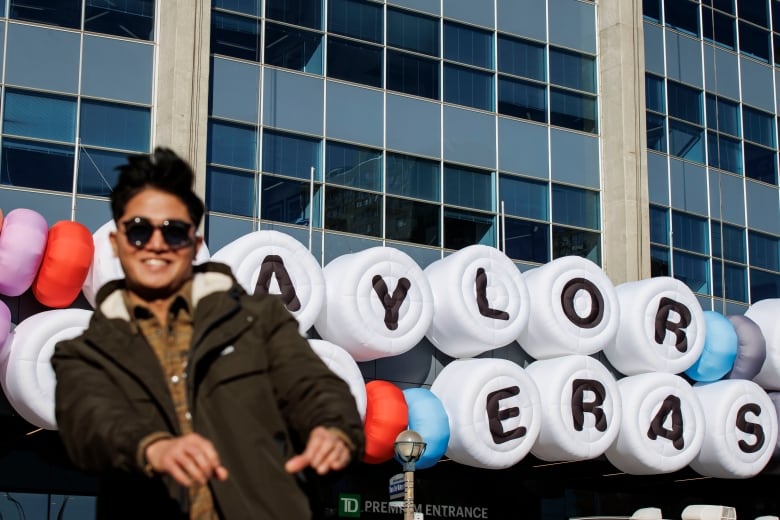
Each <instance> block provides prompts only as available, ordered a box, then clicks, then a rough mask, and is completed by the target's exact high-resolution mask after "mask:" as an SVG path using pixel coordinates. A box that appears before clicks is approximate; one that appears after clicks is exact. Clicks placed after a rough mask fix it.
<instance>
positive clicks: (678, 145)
mask: <svg viewBox="0 0 780 520" xmlns="http://www.w3.org/2000/svg"><path fill="white" fill-rule="evenodd" d="M669 153H670V154H672V155H675V156H677V157H682V158H683V159H688V160H690V161H695V162H698V163H704V130H703V129H702V128H699V127H697V126H693V125H689V124H686V123H681V122H680V121H674V120H671V119H670V120H669Z"/></svg>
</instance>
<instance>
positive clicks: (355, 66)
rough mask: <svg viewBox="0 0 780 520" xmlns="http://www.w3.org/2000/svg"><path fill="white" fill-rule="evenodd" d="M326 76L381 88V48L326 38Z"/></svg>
mask: <svg viewBox="0 0 780 520" xmlns="http://www.w3.org/2000/svg"><path fill="white" fill-rule="evenodd" d="M328 76H330V77H332V78H338V79H343V80H345V81H351V82H353V83H361V84H363V85H369V86H371V87H381V86H382V47H378V46H376V45H370V44H367V43H359V42H355V41H351V40H345V39H343V38H338V37H335V36H331V37H329V38H328Z"/></svg>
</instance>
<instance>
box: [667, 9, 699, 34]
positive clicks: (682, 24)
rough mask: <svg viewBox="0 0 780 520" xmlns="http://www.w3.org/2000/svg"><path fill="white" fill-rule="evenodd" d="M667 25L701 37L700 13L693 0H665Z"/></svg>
mask: <svg viewBox="0 0 780 520" xmlns="http://www.w3.org/2000/svg"><path fill="white" fill-rule="evenodd" d="M664 16H666V20H665V21H666V24H667V25H670V26H672V27H674V28H675V29H679V30H681V31H685V32H688V33H691V34H695V35H697V36H698V35H699V11H698V6H697V5H696V2H693V1H691V0H664Z"/></svg>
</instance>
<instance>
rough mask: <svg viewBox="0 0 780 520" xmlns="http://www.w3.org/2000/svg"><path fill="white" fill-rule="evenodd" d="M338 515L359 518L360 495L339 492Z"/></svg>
mask: <svg viewBox="0 0 780 520" xmlns="http://www.w3.org/2000/svg"><path fill="white" fill-rule="evenodd" d="M339 517H346V518H360V495H356V494H352V493H340V494H339Z"/></svg>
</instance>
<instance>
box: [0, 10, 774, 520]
mask: <svg viewBox="0 0 780 520" xmlns="http://www.w3.org/2000/svg"><path fill="white" fill-rule="evenodd" d="M183 4H185V2H168V1H163V0H113V1H110V0H0V13H2V17H1V18H0V36H2V37H1V38H0V80H1V84H0V87H2V92H1V93H2V96H1V97H0V209H2V211H3V212H4V213H8V212H9V211H11V210H12V209H15V208H19V207H24V208H30V209H34V210H36V211H38V212H40V213H41V214H42V215H44V217H46V219H47V220H48V221H49V223H50V224H53V223H54V222H56V221H58V220H67V219H76V220H78V221H80V222H82V223H84V224H85V225H87V226H88V227H89V228H90V230H92V231H94V230H96V229H97V228H98V227H100V226H101V225H102V224H104V223H105V222H106V221H108V220H109V219H110V211H109V209H108V201H107V195H108V194H109V193H110V188H111V186H112V185H113V182H114V181H115V180H116V172H115V171H114V169H113V168H114V167H115V166H116V165H117V164H119V163H121V162H122V161H123V160H124V158H125V157H126V156H127V154H129V153H137V152H149V151H151V150H152V149H153V147H154V146H157V145H163V146H169V147H172V148H173V149H175V150H176V151H177V152H179V153H180V154H182V155H183V156H185V157H186V158H188V160H189V161H190V162H191V163H192V164H193V165H194V166H195V168H196V171H197V175H198V178H197V190H198V191H199V193H200V194H201V195H202V196H203V198H204V200H205V201H206V206H207V213H206V218H205V226H204V230H203V232H204V234H205V238H206V243H207V245H208V247H209V250H210V251H212V252H213V251H217V250H218V249H219V248H221V247H222V246H224V245H225V244H227V243H229V242H231V241H232V240H234V239H236V238H238V237H240V236H242V235H245V234H247V233H250V232H252V231H256V230H261V229H274V230H278V231H282V232H284V233H287V234H289V235H292V236H293V237H295V238H297V239H299V240H300V241H301V242H303V243H304V244H306V245H308V246H309V247H311V251H312V254H313V255H314V256H315V257H316V258H318V259H321V261H322V263H323V264H326V263H327V262H329V261H330V260H332V259H334V258H336V257H338V256H341V255H343V254H345V253H349V252H353V251H359V250H363V249H366V248H368V247H372V246H376V245H388V246H392V247H395V248H398V249H400V250H402V251H404V252H405V253H407V254H409V255H410V256H411V257H412V258H413V259H414V260H416V261H417V262H418V263H419V264H420V265H421V266H422V267H425V266H426V265H428V264H429V263H431V262H432V261H434V260H436V259H439V258H441V257H442V256H443V255H445V254H447V253H448V252H451V251H454V250H457V249H460V248H462V247H465V246H467V245H471V244H485V245H489V246H494V247H497V248H500V249H501V250H503V251H504V252H505V253H506V254H507V255H508V256H509V257H510V258H511V259H512V260H514V261H515V262H516V263H517V266H518V269H520V270H523V271H525V270H527V269H530V268H533V267H536V266H539V265H541V264H544V263H547V262H549V261H551V260H553V259H555V258H558V257H561V256H566V255H578V256H582V257H586V258H588V259H590V260H592V261H593V262H595V263H597V264H598V265H600V266H601V267H602V268H603V269H604V271H605V272H606V273H607V274H608V275H609V276H610V278H611V279H612V280H613V282H614V283H616V284H618V283H622V282H625V281H631V280H637V279H643V278H648V277H650V276H659V275H671V276H674V277H676V278H678V279H680V280H682V281H684V282H685V283H686V284H687V285H688V286H689V287H690V288H691V289H692V290H693V291H694V292H695V294H696V295H697V296H698V297H699V299H700V301H701V303H702V306H703V307H704V308H705V309H712V310H717V311H719V312H723V313H724V314H740V313H743V312H744V311H745V309H747V307H748V306H749V305H750V304H751V303H753V302H756V301H758V300H761V299H765V298H776V297H780V243H779V242H778V241H779V240H780V202H779V200H780V199H779V198H778V114H779V113H780V107H778V103H779V102H780V1H777V0H695V1H692V0H644V1H640V0H595V1H587V0H522V1H521V0H384V1H372V0H294V1H291V0H213V1H207V0H192V2H189V3H187V5H186V6H185V5H183ZM4 300H5V301H6V303H8V305H9V308H10V309H11V312H12V316H13V318H14V321H16V320H17V319H20V318H23V317H24V316H27V315H29V314H32V313H34V312H37V311H39V310H42V308H41V306H40V305H39V304H37V302H36V301H35V299H34V298H33V297H32V296H31V295H30V294H25V295H22V296H21V297H18V298H4ZM81 304H83V305H86V302H77V305H81ZM415 351H416V353H415V354H414V355H410V356H409V357H405V358H404V359H403V360H400V361H399V360H398V359H388V360H380V361H376V362H370V363H364V364H361V369H362V370H363V372H364V375H365V376H366V378H367V379H372V378H378V379H386V380H390V381H394V382H397V383H399V384H401V385H407V386H408V385H428V384H430V383H431V380H432V378H433V377H434V376H435V374H436V373H437V370H438V369H439V368H440V367H441V364H442V361H441V360H440V359H438V356H437V354H436V352H435V351H434V349H433V347H432V346H431V345H429V344H427V343H425V344H421V345H420V346H419V348H416V349H415ZM498 355H504V353H501V354H498ZM506 355H507V356H509V357H511V356H512V354H511V353H508V352H507V353H506ZM410 361H413V362H410ZM0 411H2V415H1V417H0V424H2V425H3V426H2V427H0V432H2V433H0V441H1V442H2V447H3V448H4V450H3V452H2V453H5V455H4V456H2V458H0V513H2V514H3V517H4V518H8V517H9V516H7V514H6V513H7V511H12V510H13V511H17V510H18V508H17V506H18V507H21V508H37V509H34V510H35V511H49V514H52V515H56V514H57V512H62V511H66V510H67V508H68V507H70V508H71V510H75V509H74V508H78V507H82V508H86V509H89V507H90V501H89V498H88V497H89V495H90V494H92V493H93V492H94V482H93V481H92V479H91V478H89V477H86V476H83V475H80V474H78V473H77V472H74V471H73V470H72V469H70V468H68V467H67V463H66V462H65V461H64V459H63V456H62V453H61V451H60V449H59V447H58V444H57V440H56V434H53V433H51V432H38V433H34V434H32V435H27V434H28V433H29V432H31V431H33V430H34V428H32V427H30V425H28V424H26V423H24V421H22V420H21V419H20V418H18V417H17V416H16V415H15V414H14V412H13V410H11V409H10V407H8V406H7V405H4V407H2V408H0ZM447 464H449V465H450V466H449V469H448V468H447ZM391 466H393V467H392V468H391V467H390V466H387V467H386V466H379V467H377V468H369V469H367V470H365V471H366V473H365V474H361V477H360V479H357V480H358V481H360V482H361V483H363V484H365V485H366V486H368V484H367V483H372V485H374V487H377V486H378V487H379V491H374V492H375V494H376V496H383V495H382V493H383V492H384V489H385V487H386V478H387V476H388V471H389V472H390V473H389V474H392V473H393V472H394V470H395V469H397V468H395V467H394V466H395V465H394V464H391ZM452 466H455V465H454V463H446V464H440V465H439V466H437V467H436V468H434V469H432V470H431V471H432V472H433V475H434V476H432V477H431V478H430V482H426V480H425V474H420V478H422V479H423V480H422V483H421V484H420V486H421V487H420V489H422V490H423V491H421V492H425V490H426V486H427V492H428V493H430V494H431V495H437V496H438V498H437V499H438V500H440V501H441V502H442V503H452V501H455V500H456V499H457V498H458V497H464V496H465V497H470V498H471V499H473V503H475V504H479V503H481V502H480V500H481V499H483V502H485V501H487V502H490V503H489V504H486V506H489V507H491V513H492V514H491V515H490V517H491V518H511V517H513V516H512V515H513V510H512V508H511V507H508V506H505V505H500V506H499V505H497V504H496V503H493V502H492V501H498V498H485V497H493V496H494V495H491V494H490V492H489V490H487V488H486V487H485V486H488V484H484V485H483V486H482V487H480V486H477V488H478V489H479V492H475V491H473V490H472V492H469V491H468V490H465V489H460V488H459V487H458V486H456V485H455V484H454V480H455V479H461V480H473V479H474V478H475V476H476V478H477V480H480V481H481V482H483V483H489V485H490V486H493V487H494V488H495V489H496V490H501V491H502V492H504V491H508V492H510V493H511V492H512V491H509V490H508V489H507V488H506V486H507V485H508V484H506V483H502V482H503V481H502V479H504V480H506V481H515V482H522V483H524V484H522V485H519V489H522V490H524V492H525V497H526V498H522V499H518V500H519V501H520V503H521V504H522V507H523V508H525V509H526V510H529V511H532V512H538V514H536V513H531V516H535V517H536V516H539V517H547V518H560V517H564V515H571V516H575V515H576V514H582V513H587V514H595V513H598V512H606V511H614V509H610V508H609V507H607V506H606V505H605V504H607V503H612V504H620V505H622V506H624V508H623V510H624V511H625V512H626V513H630V511H629V509H631V507H632V506H633V505H634V502H632V500H633V499H630V498H626V497H627V496H631V497H638V496H642V494H641V492H640V491H638V489H643V488H644V486H648V485H649V486H653V485H655V486H662V487H663V486H667V487H666V488H664V489H665V490H666V492H667V493H668V495H669V496H670V497H674V496H677V495H676V493H678V492H679V493H689V494H690V495H691V496H697V493H703V494H706V492H707V491H706V490H707V489H708V488H706V487H702V488H695V489H694V488H691V487H685V488H684V485H683V484H679V485H677V484H675V482H676V480H675V479H670V478H665V479H656V478H651V477H645V478H644V480H642V478H641V477H633V478H628V477H625V478H624V480H620V478H613V479H612V480H610V479H609V478H607V477H604V475H606V474H609V473H610V469H609V465H608V464H607V463H606V462H603V461H593V462H592V463H586V464H581V465H580V466H578V468H576V469H570V468H567V469H560V468H558V469H555V468H546V467H536V466H534V465H533V463H532V462H528V463H527V464H526V463H525V462H524V463H523V464H521V465H519V466H520V467H518V468H514V469H513V470H512V472H509V473H508V472H487V473H485V472H479V471H478V470H471V469H468V468H462V467H457V468H454V469H453V468H452ZM540 466H541V465H540ZM20 468H21V469H20ZM583 468H584V469H583ZM371 470H373V473H372V471H371ZM383 471H384V473H383ZM14 472H16V473H14ZM42 475H43V476H42ZM377 475H379V476H377ZM684 477H686V475H681V476H680V478H679V479H677V480H680V481H682V480H685V478H684ZM762 478H763V477H762ZM383 479H384V480H383ZM436 482H439V484H436ZM441 482H448V485H449V486H450V488H451V490H456V489H457V492H455V491H451V492H450V493H449V494H448V493H447V492H446V491H444V490H443V489H442V487H441V486H442V484H441ZM534 482H537V483H538V485H537V484H534ZM747 484H749V483H745V485H744V487H740V486H742V485H743V484H742V483H735V484H734V485H733V487H734V489H739V492H740V493H742V494H743V495H745V496H746V497H747V498H745V502H746V503H751V502H750V501H751V500H752V503H757V502H760V500H759V499H758V498H756V497H755V496H753V495H751V494H750V493H753V492H755V487H756V486H755V483H753V485H752V486H749V485H747ZM340 485H341V486H342V487H343V486H346V484H340ZM695 485H697V484H695V483H694V484H690V486H695ZM710 485H711V488H709V489H714V488H715V485H714V484H711V482H710ZM347 487H348V486H347ZM721 487H723V488H725V489H721ZM483 488H484V489H483ZM681 488H684V489H681ZM717 489H718V493H720V494H721V495H722V494H723V493H727V492H728V488H727V487H726V486H720V485H719V486H718V487H717ZM4 490H6V491H7V492H8V493H7V494H5V495H4V494H3V493H2V491H4ZM347 491H349V489H347ZM364 492H365V493H371V491H368V490H365V489H364ZM498 496H500V495H498V494H495V497H498ZM68 497H70V498H68ZM617 497H620V498H617ZM748 499H749V500H748ZM448 500H449V501H450V502H447V501H448ZM637 500H638V499H637ZM621 501H622V502H621ZM656 501H657V500H656ZM74 504H76V505H74ZM596 504H600V505H599V506H598V507H597V506H596ZM669 504H674V502H673V499H672V498H670V499H669ZM66 506H67V507H66ZM327 506H328V507H330V509H333V508H334V507H335V505H333V504H332V503H328V504H327ZM670 507H674V506H673V505H670ZM746 507H753V506H746ZM755 507H756V508H758V507H759V506H755ZM599 508H600V509H599ZM326 509H327V508H326ZM330 509H327V510H328V511H330ZM27 510H28V511H31V510H33V509H27ZM755 510H756V511H758V510H759V509H755ZM330 512H331V513H332V515H331V516H335V515H336V513H335V512H334V511H330ZM8 514H12V513H8ZM41 514H42V513H41ZM71 514H75V513H71ZM612 514H616V513H614V512H613V513H612ZM27 517H28V518H30V517H31V516H30V514H29V513H28V515H27ZM363 517H364V518H374V517H372V516H371V515H370V514H368V513H364V515H363ZM375 517H376V518H383V516H382V514H379V513H378V516H375ZM74 518H75V516H74Z"/></svg>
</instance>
